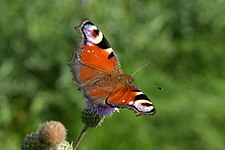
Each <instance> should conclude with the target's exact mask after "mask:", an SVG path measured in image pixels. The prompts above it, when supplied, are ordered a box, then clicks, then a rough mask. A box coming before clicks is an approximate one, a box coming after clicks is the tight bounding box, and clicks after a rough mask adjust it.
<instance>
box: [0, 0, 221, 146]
mask: <svg viewBox="0 0 225 150" xmlns="http://www.w3.org/2000/svg"><path fill="white" fill-rule="evenodd" d="M82 18H89V19H91V20H92V21H93V22H94V23H95V24H97V26H98V27H99V28H100V30H101V31H102V32H103V33H104V34H105V36H106V37H107V39H108V40H109V42H110V44H111V46H112V47H113V49H114V50H115V52H116V53H117V55H118V57H119V59H120V61H121V63H122V68H123V70H124V71H125V72H126V73H129V74H132V73H133V72H135V71H136V70H137V69H138V68H139V67H141V66H142V65H144V64H146V63H147V62H149V61H151V64H150V65H148V66H147V67H145V68H144V69H142V70H141V71H139V72H138V73H137V74H135V76H134V78H135V82H134V83H135V84H136V85H137V86H138V87H139V88H140V89H142V90H143V92H145V93H146V94H147V95H148V96H149V97H150V98H151V99H152V101H153V102H154V104H155V105H156V108H157V113H156V115H154V116H141V117H136V116H135V114H134V113H133V112H132V111H130V110H125V109H123V110H121V111H120V113H115V114H114V115H113V116H112V117H110V118H106V119H105V122H104V124H103V125H102V126H101V127H100V128H93V129H90V130H89V132H88V133H87V135H86V136H85V138H84V140H83V141H82V143H81V145H80V147H79V149H80V150H104V149H107V150H121V149H123V150H137V149H138V150H189V149H193V150H222V149H225V75H224V73H225V72H224V70H225V69H224V68H225V1H224V0H197V1H196V0H162V1H157V0H143V1H137V0H111V1H106V0H105V1H100V0H80V1H78V0H65V1H61V0H51V1H45V0H39V1H28V0H20V1H18V0H3V1H0V32H1V33H0V43H1V44H0V50H1V54H0V139H1V140H0V149H3V150H16V149H20V143H21V140H22V139H23V137H24V136H25V135H26V134H29V133H31V132H32V131H35V130H36V129H37V128H38V126H39V124H41V123H43V122H44V121H47V120H57V121H61V122H62V123H63V124H64V125H65V126H66V128H67V129H68V140H69V141H73V140H74V139H75V138H76V137H77V135H78V134H79V132H80V130H81V128H82V123H81V119H80V114H81V111H82V109H83V108H84V107H85V101H84V100H83V99H82V93H81V92H79V91H78V90H77V88H76V86H75V84H74V82H73V81H72V75H71V73H70V71H69V67H68V65H67V64H68V62H69V61H70V59H71V57H72V51H73V49H74V47H75V46H76V43H77V41H78V37H79V35H78V33H77V32H76V31H75V30H74V26H77V25H79V23H80V21H81V19H82ZM152 85H157V86H160V87H163V88H164V90H163V91H160V90H158V89H157V88H155V87H154V86H152Z"/></svg>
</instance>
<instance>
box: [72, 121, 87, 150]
mask: <svg viewBox="0 0 225 150" xmlns="http://www.w3.org/2000/svg"><path fill="white" fill-rule="evenodd" d="M87 131H88V126H86V125H84V126H83V129H82V131H81V132H80V135H79V136H78V137H77V139H76V141H75V142H74V150H77V148H78V146H79V144H80V142H81V140H82V139H83V137H84V136H85V134H86V133H87Z"/></svg>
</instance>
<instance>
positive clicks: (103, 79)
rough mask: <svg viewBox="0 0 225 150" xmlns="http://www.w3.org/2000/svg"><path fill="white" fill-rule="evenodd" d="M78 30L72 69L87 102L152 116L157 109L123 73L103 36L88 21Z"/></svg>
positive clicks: (83, 21) (129, 77)
mask: <svg viewBox="0 0 225 150" xmlns="http://www.w3.org/2000/svg"><path fill="white" fill-rule="evenodd" d="M77 29H78V31H79V32H80V36H81V38H80V41H79V42H78V46H77V48H76V49H75V50H74V56H73V58H72V61H71V62H70V64H69V66H70V68H71V72H72V74H73V78H74V80H75V81H76V83H77V85H78V88H79V89H81V90H82V92H83V95H84V98H85V99H87V100H88V101H91V102H92V103H93V104H98V105H108V106H111V107H120V108H128V109H132V110H134V111H135V113H136V115H141V114H150V115H153V114H154V113H155V107H154V105H153V104H152V102H151V101H150V99H149V98H148V97H147V96H146V95H145V94H144V93H142V92H141V91H140V90H139V89H137V88H136V86H134V85H133V84H132V77H131V76H130V75H128V74H126V73H124V72H123V71H122V69H121V65H120V63H119V60H118V58H117V56H116V54H115V53H114V51H113V49H112V48H111V46H110V44H109V43H108V41H107V40H106V38H105V36H104V35H103V34H102V32H101V31H100V30H99V29H98V28H97V27H96V26H95V25H94V24H93V23H92V22H91V21H90V20H88V19H83V20H82V21H81V24H80V25H79V26H78V27H77Z"/></svg>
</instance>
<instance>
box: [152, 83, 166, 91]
mask: <svg viewBox="0 0 225 150" xmlns="http://www.w3.org/2000/svg"><path fill="white" fill-rule="evenodd" d="M152 86H153V87H156V88H157V89H159V90H161V91H163V88H162V87H160V86H157V85H154V84H152Z"/></svg>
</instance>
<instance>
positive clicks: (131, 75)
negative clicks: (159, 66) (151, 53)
mask: <svg viewBox="0 0 225 150" xmlns="http://www.w3.org/2000/svg"><path fill="white" fill-rule="evenodd" d="M150 63H151V61H149V62H147V63H146V64H144V65H143V66H141V67H140V68H138V69H137V70H136V71H135V72H134V73H133V74H132V75H131V76H134V75H135V74H136V73H137V72H138V71H140V70H141V69H143V68H144V67H146V66H147V65H149V64H150Z"/></svg>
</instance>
